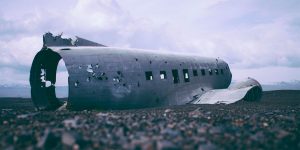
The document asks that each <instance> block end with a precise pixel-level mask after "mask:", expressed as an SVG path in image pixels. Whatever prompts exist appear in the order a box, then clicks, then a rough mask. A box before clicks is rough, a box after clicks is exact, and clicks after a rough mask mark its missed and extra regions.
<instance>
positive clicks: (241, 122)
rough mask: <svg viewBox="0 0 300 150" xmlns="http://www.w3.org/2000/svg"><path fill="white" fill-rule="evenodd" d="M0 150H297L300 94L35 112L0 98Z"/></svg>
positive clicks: (24, 103)
mask: <svg viewBox="0 0 300 150" xmlns="http://www.w3.org/2000/svg"><path fill="white" fill-rule="evenodd" d="M0 109H1V118H0V149H300V120H299V119H300V91H272V92H265V93H264V95H263V98H262V101H260V102H238V103H236V104H231V105H184V106H173V107H163V108H147V109H137V110H120V111H117V110H114V111H77V112H76V111H56V112H36V111H34V108H33V106H32V103H31V101H30V100H28V99H18V98H13V99H8V98H2V99H0Z"/></svg>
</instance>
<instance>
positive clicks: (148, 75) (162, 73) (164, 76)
mask: <svg viewBox="0 0 300 150" xmlns="http://www.w3.org/2000/svg"><path fill="white" fill-rule="evenodd" d="M214 72H215V74H216V75H219V74H222V75H224V70H223V69H220V72H219V69H214ZM182 73H183V75H184V82H190V77H189V72H188V69H183V70H182ZM201 74H202V76H205V74H206V73H205V69H201ZM208 74H209V75H213V70H211V69H208ZM193 75H194V76H198V71H197V70H196V69H194V70H193ZM145 76H146V80H153V74H152V71H146V72H145ZM172 76H173V82H174V83H179V75H178V70H177V69H173V70H172ZM160 79H162V80H164V79H167V73H166V71H160Z"/></svg>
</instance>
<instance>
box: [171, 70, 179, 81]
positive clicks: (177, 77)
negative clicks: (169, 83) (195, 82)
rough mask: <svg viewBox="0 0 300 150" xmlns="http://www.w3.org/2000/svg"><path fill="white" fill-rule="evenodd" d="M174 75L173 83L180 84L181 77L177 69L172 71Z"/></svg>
mask: <svg viewBox="0 0 300 150" xmlns="http://www.w3.org/2000/svg"><path fill="white" fill-rule="evenodd" d="M172 75H173V82H174V83H175V84H177V83H179V75H178V70H177V69H174V70H172Z"/></svg>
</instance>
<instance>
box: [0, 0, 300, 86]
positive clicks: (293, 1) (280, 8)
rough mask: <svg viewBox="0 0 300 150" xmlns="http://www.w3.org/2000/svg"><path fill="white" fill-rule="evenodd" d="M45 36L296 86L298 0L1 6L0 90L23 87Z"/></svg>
mask: <svg viewBox="0 0 300 150" xmlns="http://www.w3.org/2000/svg"><path fill="white" fill-rule="evenodd" d="M48 31H50V32H53V33H55V34H60V33H62V32H63V33H64V35H65V36H67V37H70V36H75V35H77V36H80V37H84V38H87V39H91V40H93V41H96V42H98V43H101V44H104V45H109V46H117V47H131V48H142V49H153V50H159V51H176V52H182V53H192V54H195V55H200V56H207V57H220V58H222V59H224V60H225V61H227V62H228V63H229V65H230V67H231V70H232V72H233V77H234V80H241V79H243V78H245V77H248V76H251V77H254V78H256V79H257V80H259V81H260V82H261V83H263V84H266V83H274V82H281V81H294V80H300V0H186V1H182V0H151V1H150V0H144V1H142V0H65V1H62V0H18V1H17V0H15V1H14V0H1V1H0V72H1V75H0V76H1V78H0V83H1V84H29V83H28V78H29V70H30V66H31V63H32V59H33V57H34V55H35V54H36V53H37V52H38V51H39V50H40V49H41V47H42V35H43V34H44V33H45V32H48ZM59 76H60V77H61V78H66V76H67V75H66V73H65V72H59ZM66 84H67V83H66V81H58V85H66Z"/></svg>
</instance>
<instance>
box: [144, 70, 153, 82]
mask: <svg viewBox="0 0 300 150" xmlns="http://www.w3.org/2000/svg"><path fill="white" fill-rule="evenodd" d="M145 75H146V80H153V74H152V71H146V72H145Z"/></svg>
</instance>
